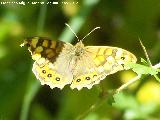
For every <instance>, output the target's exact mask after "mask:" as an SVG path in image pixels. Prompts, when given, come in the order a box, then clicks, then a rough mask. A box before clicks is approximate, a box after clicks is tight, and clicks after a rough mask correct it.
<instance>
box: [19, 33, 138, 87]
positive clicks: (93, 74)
mask: <svg viewBox="0 0 160 120" xmlns="http://www.w3.org/2000/svg"><path fill="white" fill-rule="evenodd" d="M91 32H92V31H91ZM91 32H90V33H91ZM24 45H26V46H27V47H28V50H29V51H30V53H31V56H32V59H33V60H34V63H33V68H32V71H33V73H34V74H35V76H36V78H37V79H38V80H40V82H41V84H42V85H44V84H46V85H49V86H50V88H52V89H53V88H55V87H57V88H60V89H62V88H63V87H64V86H65V85H67V84H70V87H71V88H72V89H74V88H77V89H78V90H81V89H82V88H84V87H86V88H88V89H90V88H92V86H93V85H95V84H98V83H99V82H100V81H101V80H103V79H104V78H105V77H106V76H108V75H110V74H113V73H116V72H117V71H120V70H124V69H129V68H126V67H125V64H126V63H127V62H133V63H135V62H136V61H137V58H136V56H135V55H134V54H132V53H131V52H129V51H127V50H124V49H122V48H118V47H111V46H84V44H83V43H82V40H79V41H78V42H77V44H75V45H72V44H70V43H65V42H63V41H55V40H51V39H48V38H44V37H30V38H27V39H26V40H25V41H24V43H23V44H22V45H21V46H24Z"/></svg>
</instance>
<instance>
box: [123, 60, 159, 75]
mask: <svg viewBox="0 0 160 120" xmlns="http://www.w3.org/2000/svg"><path fill="white" fill-rule="evenodd" d="M125 66H126V67H129V68H131V69H132V70H133V71H134V72H136V73H137V74H150V75H156V74H158V70H157V69H155V68H152V67H148V66H144V65H141V64H136V63H127V64H126V65H125Z"/></svg>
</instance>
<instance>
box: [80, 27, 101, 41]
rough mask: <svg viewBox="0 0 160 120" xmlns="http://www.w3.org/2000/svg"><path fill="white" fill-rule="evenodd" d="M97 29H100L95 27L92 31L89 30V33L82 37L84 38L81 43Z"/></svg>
mask: <svg viewBox="0 0 160 120" xmlns="http://www.w3.org/2000/svg"><path fill="white" fill-rule="evenodd" d="M97 29H100V27H95V28H94V29H93V30H91V32H89V33H88V34H87V35H86V36H84V38H83V39H82V40H81V41H83V40H84V39H85V38H86V37H87V36H89V35H90V34H91V33H92V32H93V31H95V30H97Z"/></svg>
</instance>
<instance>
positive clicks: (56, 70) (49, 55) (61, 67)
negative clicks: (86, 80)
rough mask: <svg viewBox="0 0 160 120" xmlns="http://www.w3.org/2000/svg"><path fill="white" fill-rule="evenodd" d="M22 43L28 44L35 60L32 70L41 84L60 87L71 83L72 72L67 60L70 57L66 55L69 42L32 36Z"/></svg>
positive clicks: (70, 46) (69, 46) (69, 47)
mask: <svg viewBox="0 0 160 120" xmlns="http://www.w3.org/2000/svg"><path fill="white" fill-rule="evenodd" d="M23 45H27V46H28V50H29V51H30V52H31V55H32V59H33V60H35V62H34V64H33V68H32V71H33V73H34V74H35V76H36V78H37V79H39V80H40V82H41V84H47V85H49V86H50V87H51V88H54V87H57V88H60V89H62V88H63V87H64V86H65V85H66V84H70V83H71V81H72V73H71V71H70V67H69V62H68V61H70V57H69V56H67V52H68V50H70V49H71V48H72V45H71V44H69V43H64V42H62V41H52V40H50V39H47V38H42V37H32V38H28V39H26V40H25V42H24V44H23Z"/></svg>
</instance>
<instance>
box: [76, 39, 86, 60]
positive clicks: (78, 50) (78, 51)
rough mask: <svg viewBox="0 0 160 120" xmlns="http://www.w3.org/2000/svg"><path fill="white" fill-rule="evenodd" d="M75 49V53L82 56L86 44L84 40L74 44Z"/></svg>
mask: <svg viewBox="0 0 160 120" xmlns="http://www.w3.org/2000/svg"><path fill="white" fill-rule="evenodd" d="M74 48H75V50H74V54H75V56H77V57H78V56H81V55H83V54H84V50H85V49H84V44H83V43H82V41H80V42H78V43H77V44H76V45H75V46H74Z"/></svg>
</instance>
